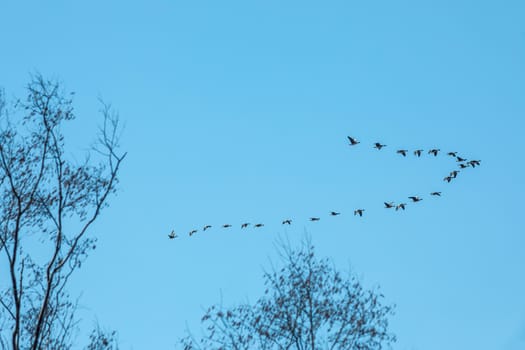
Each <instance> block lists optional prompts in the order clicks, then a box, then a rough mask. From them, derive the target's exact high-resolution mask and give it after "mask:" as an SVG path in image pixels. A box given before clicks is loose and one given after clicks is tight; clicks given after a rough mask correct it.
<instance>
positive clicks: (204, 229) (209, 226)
mask: <svg viewBox="0 0 525 350" xmlns="http://www.w3.org/2000/svg"><path fill="white" fill-rule="evenodd" d="M209 228H211V225H206V226H204V227H203V228H202V230H203V231H206V230H207V229H209Z"/></svg>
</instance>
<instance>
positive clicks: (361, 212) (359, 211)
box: [354, 209, 365, 216]
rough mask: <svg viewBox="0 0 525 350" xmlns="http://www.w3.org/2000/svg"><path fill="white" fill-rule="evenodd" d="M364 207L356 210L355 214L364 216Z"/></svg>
mask: <svg viewBox="0 0 525 350" xmlns="http://www.w3.org/2000/svg"><path fill="white" fill-rule="evenodd" d="M364 211H365V210H364V209H356V210H354V215H359V216H363V212H364Z"/></svg>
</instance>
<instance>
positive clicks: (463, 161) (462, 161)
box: [168, 136, 481, 239]
mask: <svg viewBox="0 0 525 350" xmlns="http://www.w3.org/2000/svg"><path fill="white" fill-rule="evenodd" d="M347 138H348V142H349V143H348V145H349V146H352V147H356V146H357V145H359V144H361V142H360V141H359V140H357V139H356V138H355V137H351V136H347ZM371 147H372V148H374V149H377V150H378V151H381V150H382V149H383V148H385V147H387V145H385V144H382V143H381V142H374V143H372V144H371ZM395 153H396V154H399V155H401V156H403V157H407V155H409V154H410V151H409V150H408V149H398V150H396V151H395ZM440 153H441V150H440V149H439V148H431V149H429V150H427V152H426V154H427V155H428V156H431V157H437V156H438V154H440ZM412 154H413V156H414V157H418V158H419V157H421V156H422V155H424V154H425V150H423V149H416V150H413V151H412ZM446 156H448V157H450V158H453V159H455V160H456V164H457V167H458V168H459V169H460V170H458V169H454V170H452V171H451V172H450V173H449V174H448V175H447V176H445V177H444V178H443V181H445V182H447V183H450V182H452V181H453V180H454V179H455V178H457V176H458V175H459V173H460V171H461V170H462V169H467V168H476V167H477V166H480V165H481V160H477V159H467V158H464V157H462V156H459V155H458V152H456V151H450V152H448V153H446ZM429 195H430V196H431V197H441V191H434V192H431V193H429ZM407 199H410V203H413V204H415V203H418V202H420V201H422V200H423V198H422V197H420V196H417V195H414V196H407ZM383 205H384V208H385V209H395V210H396V211H399V210H403V211H404V210H405V209H406V207H407V205H408V204H407V203H395V202H392V201H384V202H383ZM364 213H365V209H363V208H356V209H354V216H357V217H362V216H363V215H364ZM341 214H342V213H341V212H337V211H328V215H329V216H331V217H335V216H339V215H341ZM320 220H321V217H319V216H312V217H310V218H309V221H311V222H316V221H320ZM292 222H293V221H292V219H291V218H285V219H283V220H282V221H281V224H282V225H292ZM219 226H220V227H221V228H222V229H229V228H232V227H233V225H232V224H230V223H223V224H221V225H219ZM250 226H251V227H253V228H254V229H258V228H261V227H264V223H261V222H259V223H256V224H251V223H249V222H243V223H242V224H240V225H239V226H238V227H240V229H242V230H244V229H248V227H250ZM212 227H213V226H212V225H209V224H206V225H204V226H203V227H202V232H204V231H206V230H209V229H211V228H212ZM197 232H199V229H197V228H193V229H191V230H190V231H189V232H188V235H189V236H190V237H191V236H193V235H194V234H196V233H197ZM178 237H179V236H178V234H177V233H175V230H171V232H170V233H169V234H168V238H169V239H175V238H178Z"/></svg>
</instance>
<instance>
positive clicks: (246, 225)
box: [241, 222, 250, 228]
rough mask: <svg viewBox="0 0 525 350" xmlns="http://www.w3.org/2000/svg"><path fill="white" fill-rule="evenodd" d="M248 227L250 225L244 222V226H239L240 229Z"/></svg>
mask: <svg viewBox="0 0 525 350" xmlns="http://www.w3.org/2000/svg"><path fill="white" fill-rule="evenodd" d="M248 225H250V223H249V222H245V223H244V224H242V225H241V228H246V227H248Z"/></svg>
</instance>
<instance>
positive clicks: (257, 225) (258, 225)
mask: <svg viewBox="0 0 525 350" xmlns="http://www.w3.org/2000/svg"><path fill="white" fill-rule="evenodd" d="M263 226H264V224H255V225H253V227H263Z"/></svg>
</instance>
